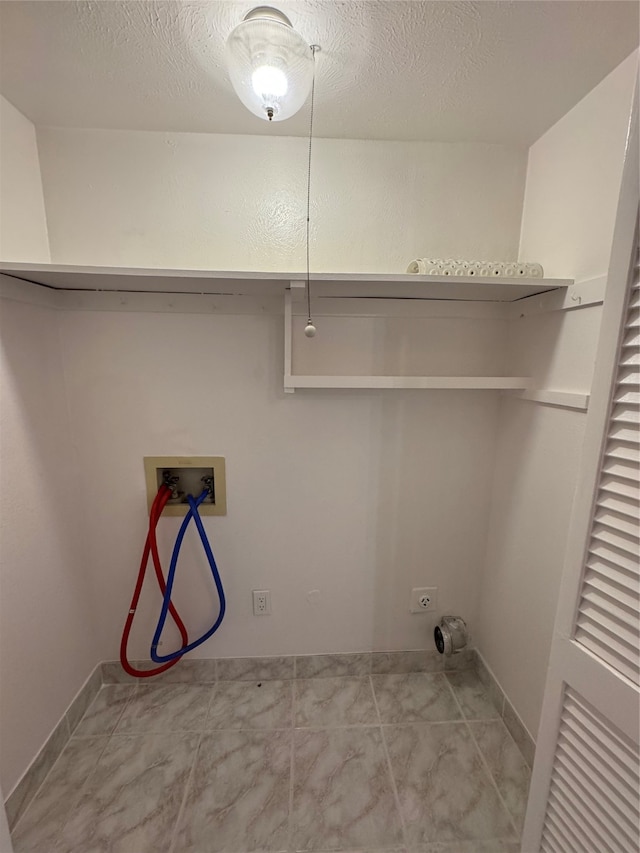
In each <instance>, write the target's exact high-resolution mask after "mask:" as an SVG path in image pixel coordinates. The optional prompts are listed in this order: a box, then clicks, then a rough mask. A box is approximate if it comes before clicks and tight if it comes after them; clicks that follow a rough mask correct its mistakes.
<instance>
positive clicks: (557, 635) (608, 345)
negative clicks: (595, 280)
mask: <svg viewBox="0 0 640 853" xmlns="http://www.w3.org/2000/svg"><path fill="white" fill-rule="evenodd" d="M638 150H639V149H638V92H637V86H636V92H635V94H634V99H633V108H632V112H631V119H630V123H629V130H628V134H627V144H626V150H625V160H624V168H623V175H622V184H621V190H620V198H619V203H618V210H617V214H616V223H615V229H614V236H613V242H612V250H611V258H610V264H609V271H608V276H607V289H606V295H605V301H604V308H603V314H602V325H601V330H600V338H599V344H598V352H597V358H596V365H595V371H594V377H593V386H592V394H591V400H590V404H589V410H588V414H587V424H586V430H585V439H584V445H583V451H582V463H581V468H580V474H579V477H578V483H577V488H576V495H575V501H574V505H573V510H572V517H571V523H570V527H569V535H568V543H567V550H566V555H565V561H564V569H563V575H562V582H561V587H560V595H559V601H558V609H557V613H556V621H555V626H554V632H553V639H552V645H551V656H550V661H549V669H548V671H547V681H546V686H545V695H544V704H543V708H542V719H541V724H540V729H539V733H538V743H537V749H536V758H535V762H534V767H533V774H532V779H531V789H530V795H529V804H528V809H527V815H526V819H525V825H524V831H523V840H522V851H523V853H538V851H539V850H540V845H541V839H542V832H543V827H544V820H545V814H546V806H547V798H548V795H549V787H550V782H551V776H552V772H553V767H554V758H555V750H556V742H557V735H558V731H559V727H560V717H561V713H562V709H563V700H564V688H565V684H568V685H570V686H571V687H573V688H574V689H575V690H576V691H577V692H578V693H580V694H581V695H582V696H583V697H585V699H587V700H588V701H589V702H590V703H591V704H593V705H594V707H596V708H597V709H598V711H600V713H601V714H602V715H603V716H604V717H606V718H607V719H608V720H610V721H611V723H613V725H615V726H616V727H617V728H618V729H620V730H621V731H622V732H624V733H625V734H626V735H627V736H628V737H629V738H630V739H632V740H633V741H634V742H636V743H637V742H638V726H639V708H638V699H639V696H638V690H637V687H636V686H635V685H634V684H633V683H632V682H631V681H630V680H628V679H627V678H625V677H624V676H623V675H621V674H620V673H618V672H617V671H615V670H614V669H613V668H611V667H609V666H608V665H607V664H605V663H604V662H603V661H601V660H600V658H598V657H597V656H596V655H594V654H592V653H591V652H589V651H588V650H587V649H585V648H584V646H581V645H580V644H579V643H577V642H575V640H573V639H572V638H573V633H574V626H575V621H576V613H577V607H578V602H579V596H580V589H581V582H582V574H583V565H584V559H585V552H586V549H587V547H588V543H589V538H590V529H591V519H592V512H593V507H594V501H595V496H596V490H597V484H598V480H599V475H600V466H601V458H602V448H603V443H604V439H605V435H606V431H607V427H608V421H609V413H610V406H611V398H612V393H613V386H614V383H615V376H616V371H617V366H618V353H619V339H620V333H621V329H622V325H623V323H624V319H625V307H626V300H627V286H628V282H629V273H630V264H633V263H634V262H635V258H633V257H632V256H633V251H634V245H635V238H636V227H637V217H638V205H639V202H640V189H639V187H640V175H639V167H638Z"/></svg>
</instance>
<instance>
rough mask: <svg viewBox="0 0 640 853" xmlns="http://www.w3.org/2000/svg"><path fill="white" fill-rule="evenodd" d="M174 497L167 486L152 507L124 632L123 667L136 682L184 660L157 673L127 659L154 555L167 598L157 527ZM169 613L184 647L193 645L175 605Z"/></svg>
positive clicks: (168, 666)
mask: <svg viewBox="0 0 640 853" xmlns="http://www.w3.org/2000/svg"><path fill="white" fill-rule="evenodd" d="M170 497H171V489H169V488H168V487H167V486H165V485H164V484H163V485H162V486H160V488H159V489H158V494H157V495H156V496H155V499H154V501H153V504H152V505H151V512H150V513H149V532H148V533H147V539H146V542H145V543H144V551H143V553H142V560H141V561H140V570H139V571H138V579H137V581H136V588H135V590H134V592H133V597H132V599H131V604H130V605H129V613H128V615H127V621H126V622H125V625H124V630H123V631H122V640H121V641H120V663H121V664H122V668H123V669H124V671H125V672H127V673H129V675H133V676H134V677H136V678H150V677H151V676H153V675H160V673H161V672H165V670H167V669H170V668H171V667H172V666H175V665H176V664H177V663H178V661H180V660H182V658H181V657H179V658H176V659H175V660H171V661H169V663H165V664H163V665H162V666H158V667H156V668H155V669H135V668H134V667H133V666H132V665H131V663H130V662H129V659H128V658H127V645H128V643H129V634H130V633H131V626H132V625H133V619H134V616H135V615H136V609H137V607H138V601H139V600H140V593H141V592H142V584H143V582H144V576H145V574H146V572H147V563H148V562H149V554H151V558H152V560H153V567H154V569H155V572H156V579H157V581H158V586H159V587H160V592H161V593H162V595H163V596H164V594H165V590H166V588H167V587H166V584H165V581H164V575H163V574H162V566H161V565H160V556H159V554H158V543H157V541H156V527H157V526H158V519H159V518H160V516H161V515H162V510H163V509H164V508H165V506H166V505H167V501H168V500H169V498H170ZM169 612H170V613H171V617H172V619H173V621H174V622H175V623H176V626H177V628H178V630H179V631H180V637H181V638H182V646H183V648H184V647H185V646H188V645H189V636H188V634H187V629H186V628H185V627H184V624H183V622H182V619H181V618H180V615H179V613H178V611H177V610H176V609H175V607H174V606H173V604H169Z"/></svg>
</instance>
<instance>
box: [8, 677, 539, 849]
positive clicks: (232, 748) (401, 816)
mask: <svg viewBox="0 0 640 853" xmlns="http://www.w3.org/2000/svg"><path fill="white" fill-rule="evenodd" d="M528 785H529V769H528V767H527V765H526V763H525V762H524V760H523V758H522V756H521V754H520V752H519V750H518V748H517V747H516V745H515V743H514V742H513V740H512V739H511V736H510V735H509V733H508V732H507V729H506V728H505V726H504V723H503V722H502V720H501V719H500V718H499V717H498V714H497V712H496V711H495V710H494V707H493V705H492V703H491V702H490V701H489V698H488V696H487V695H486V693H485V690H484V688H483V686H482V684H481V683H480V681H479V680H478V677H477V675H476V674H475V672H473V671H462V672H455V673H447V674H442V673H406V674H389V675H373V676H358V677H325V678H309V679H298V680H273V681H262V682H250V681H219V682H218V683H217V684H215V685H207V686H189V685H184V684H176V685H165V686H155V687H154V686H148V685H146V684H144V685H140V686H138V685H132V686H130V685H124V684H114V685H107V686H105V687H103V688H102V689H101V691H100V693H99V694H98V696H97V697H96V699H95V701H94V702H93V704H92V705H91V707H90V708H89V709H88V711H87V713H86V714H85V716H84V718H83V719H82V721H81V722H80V724H79V726H78V728H77V729H76V731H75V732H74V735H73V737H72V738H71V740H70V741H69V743H68V744H67V746H66V748H65V750H64V752H63V753H62V755H61V756H60V758H59V759H58V761H57V762H56V764H55V765H54V767H53V769H52V771H51V772H50V774H49V776H48V777H47V779H46V780H45V782H44V784H43V785H42V787H41V789H40V791H39V792H38V794H37V796H36V797H35V799H34V800H33V802H32V803H31V805H30V806H29V808H28V809H27V811H26V812H25V814H24V816H23V817H22V819H21V820H20V821H19V822H18V824H17V826H16V828H15V830H14V833H13V839H14V846H15V850H16V853H106V851H109V853H252V852H253V851H270V853H271V851H273V853H275V851H349V853H360V852H361V851H389V853H517V851H518V850H519V844H518V837H519V833H520V831H521V827H522V821H523V817H524V810H525V804H526V796H527V789H528Z"/></svg>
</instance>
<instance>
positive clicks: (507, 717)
mask: <svg viewBox="0 0 640 853" xmlns="http://www.w3.org/2000/svg"><path fill="white" fill-rule="evenodd" d="M502 719H503V720H504V724H505V726H506V727H507V729H508V730H509V734H510V735H511V737H512V738H513V739H514V741H515V742H516V746H517V747H518V749H519V750H520V752H521V753H522V755H523V756H524V760H525V761H526V762H527V764H528V765H529V767H533V759H534V758H535V754H536V744H535V741H534V739H533V738H532V737H531V735H530V734H529V732H528V731H527V730H526V728H525V727H524V723H523V722H522V720H521V719H520V717H519V716H518V715H517V713H516V711H515V709H514V707H513V705H512V704H511V702H509V700H508V699H507V698H506V697H505V700H504V712H503V715H502Z"/></svg>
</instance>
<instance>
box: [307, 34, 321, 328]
mask: <svg viewBox="0 0 640 853" xmlns="http://www.w3.org/2000/svg"><path fill="white" fill-rule="evenodd" d="M317 50H320V48H319V46H318V45H317V44H312V45H311V53H312V54H313V79H312V82H311V115H310V118H309V161H308V167H307V325H306V326H305V327H304V333H305V335H306V336H307V337H308V338H312V337H313V336H314V335H315V333H316V327H315V326H314V325H313V320H312V319H311V275H310V264H309V222H310V219H311V145H312V142H313V109H314V105H315V94H316V51H317Z"/></svg>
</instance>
